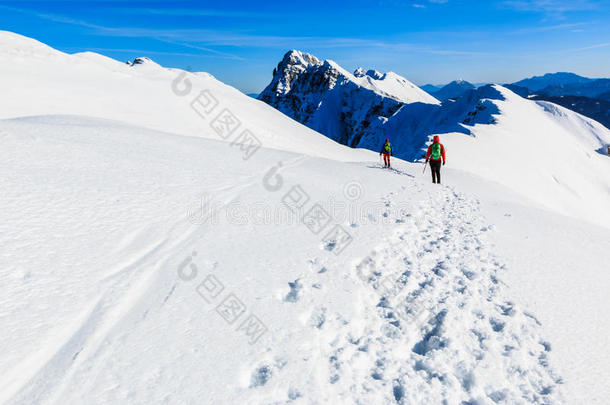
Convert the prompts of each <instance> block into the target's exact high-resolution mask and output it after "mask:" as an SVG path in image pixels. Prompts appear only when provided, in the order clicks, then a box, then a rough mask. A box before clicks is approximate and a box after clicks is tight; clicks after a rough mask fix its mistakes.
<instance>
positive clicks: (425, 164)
mask: <svg viewBox="0 0 610 405" xmlns="http://www.w3.org/2000/svg"><path fill="white" fill-rule="evenodd" d="M427 165H428V161H427V160H426V163H424V171H423V173H426V166H427Z"/></svg>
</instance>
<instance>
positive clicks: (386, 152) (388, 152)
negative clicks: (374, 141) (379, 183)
mask: <svg viewBox="0 0 610 405" xmlns="http://www.w3.org/2000/svg"><path fill="white" fill-rule="evenodd" d="M382 154H383V163H384V164H385V167H390V156H394V154H393V153H392V145H390V140H389V139H388V138H386V139H385V142H384V144H383V146H382V147H381V152H379V156H381V155H382Z"/></svg>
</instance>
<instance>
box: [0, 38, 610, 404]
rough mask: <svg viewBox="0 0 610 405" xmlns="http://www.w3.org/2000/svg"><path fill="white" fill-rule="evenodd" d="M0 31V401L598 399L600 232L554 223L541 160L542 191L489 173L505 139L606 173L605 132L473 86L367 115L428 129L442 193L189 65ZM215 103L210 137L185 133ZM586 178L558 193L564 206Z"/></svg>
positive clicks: (207, 116)
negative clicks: (440, 162) (450, 97)
mask: <svg viewBox="0 0 610 405" xmlns="http://www.w3.org/2000/svg"><path fill="white" fill-rule="evenodd" d="M0 38H2V40H0V44H1V48H0V59H1V61H2V62H3V63H2V64H0V81H1V85H2V89H3V90H4V89H6V90H7V93H6V94H3V97H2V106H1V107H2V108H1V109H0V111H1V114H3V117H10V118H11V119H3V120H0V143H1V144H2V148H3V149H2V150H3V152H4V158H3V164H2V165H0V190H2V193H0V283H1V284H2V286H3V291H4V293H3V294H2V295H1V296H0V329H1V330H3V331H5V333H3V334H0V347H2V348H3V351H2V355H1V356H0V403H8V404H23V403H28V404H29V403H36V404H52V403H129V404H151V403H170V404H174V403H175V404H183V403H202V402H203V403H213V404H234V403H247V404H271V403H273V404H275V403H291V404H320V403H337V404H342V403H345V404H355V403H362V404H364V403H366V404H387V403H398V404H420V403H430V402H431V403H442V402H443V401H445V402H446V403H449V404H453V403H456V404H462V403H477V404H494V403H500V404H531V403H538V404H557V403H566V402H567V403H587V404H589V403H600V404H603V403H604V402H605V401H606V399H607V398H608V397H609V396H610V391H609V390H608V386H607V384H605V383H604V382H605V380H606V376H607V375H608V373H609V372H610V369H609V367H608V365H609V364H610V359H609V358H608V351H607V350H606V344H605V341H606V339H605V338H606V336H608V335H609V334H610V321H609V320H608V319H609V318H608V317H607V316H606V312H607V310H606V308H608V299H607V289H608V286H609V283H610V280H609V279H608V274H610V273H608V272H604V271H603V270H604V269H605V268H606V267H607V265H606V261H607V260H606V259H605V257H604V256H603V248H604V246H605V242H606V241H607V240H609V239H608V238H609V235H610V230H608V228H602V227H595V226H592V225H590V224H589V223H588V222H586V221H583V220H582V219H579V220H571V219H569V218H566V217H565V216H563V215H559V214H557V213H556V212H558V211H561V210H565V211H566V212H570V213H571V214H573V215H581V214H582V213H580V212H576V211H574V210H573V208H574V207H573V204H574V203H575V201H576V199H575V198H572V199H569V198H567V199H565V201H564V197H565V190H562V188H561V187H558V188H557V189H554V188H549V187H548V184H547V183H546V181H547V180H548V178H547V177H548V176H546V174H547V173H544V172H543V173H542V174H540V176H538V177H535V178H534V180H539V181H542V184H543V186H542V187H546V191H547V192H549V193H553V196H554V197H555V198H556V199H557V200H558V201H555V202H554V203H553V201H552V200H551V199H550V198H548V196H543V195H541V194H536V193H533V194H532V198H536V199H538V201H532V200H531V199H529V198H527V197H525V196H526V195H527V194H528V193H529V192H530V191H531V189H530V188H531V187H532V184H531V183H528V182H525V183H523V181H524V179H523V178H514V179H510V178H508V177H509V173H510V172H511V170H512V168H511V166H510V164H511V162H512V163H515V162H520V161H519V160H517V158H516V157H514V155H515V154H516V153H517V152H520V151H521V150H522V149H520V148H519V147H518V146H516V145H517V143H518V142H520V141H524V140H527V137H532V139H533V140H534V141H537V140H543V141H545V142H546V141H547V140H548V139H549V138H551V136H553V139H554V140H555V141H556V142H558V143H559V145H560V146H559V147H558V148H557V151H558V152H557V153H558V157H559V158H560V159H562V160H565V159H569V158H573V161H570V162H571V163H570V164H571V165H572V164H573V165H576V164H583V165H584V166H585V167H588V168H590V169H596V170H606V168H607V167H606V166H604V164H605V163H604V162H605V161H604V160H596V159H606V157H605V156H602V155H601V154H599V153H597V152H595V150H597V149H599V145H601V144H602V143H603V142H605V141H606V139H607V138H606V134H607V132H600V131H598V128H597V127H596V126H595V124H594V123H591V122H590V121H589V120H586V119H582V117H580V116H578V115H577V114H572V113H570V112H569V111H565V110H563V109H560V108H559V109H555V106H554V105H548V104H536V103H533V102H528V104H522V101H521V99H517V98H515V99H513V97H515V96H514V94H512V93H510V92H507V91H505V90H504V89H503V88H501V87H491V86H490V87H486V88H482V89H478V90H477V91H476V92H472V93H470V94H469V95H468V96H466V97H465V98H463V99H461V101H458V102H456V103H452V104H450V105H447V106H442V107H440V106H438V105H436V104H434V103H432V104H428V103H413V104H410V105H409V107H410V108H408V109H407V108H399V111H397V114H396V117H395V118H392V119H388V121H387V123H386V124H385V125H387V127H386V128H395V129H398V128H403V129H405V130H407V129H408V130H411V131H413V133H416V134H417V137H419V138H417V139H419V143H418V144H417V145H415V144H413V145H410V144H409V141H407V140H405V141H404V143H398V145H396V146H397V147H398V148H399V150H401V151H402V153H404V154H405V156H406V155H407V154H409V153H416V151H417V152H420V149H419V148H421V146H422V144H423V142H424V141H425V140H426V139H427V138H428V136H429V135H430V134H431V132H427V131H429V130H430V128H436V129H437V130H438V128H443V129H446V131H447V132H450V133H449V134H447V135H443V141H446V142H445V143H446V145H447V148H448V151H449V152H450V155H449V159H450V163H449V166H448V167H446V168H445V169H444V170H443V176H444V179H445V180H446V183H450V184H451V186H436V185H434V186H433V185H431V184H429V180H428V178H427V176H426V177H423V178H422V177H421V176H422V175H421V166H419V165H415V164H410V163H405V162H403V161H400V160H398V159H397V160H396V161H395V162H394V164H395V169H394V170H385V169H381V167H380V165H379V164H377V163H373V162H372V160H376V159H377V156H376V153H371V152H369V151H363V150H353V149H350V148H347V147H343V146H341V145H338V144H336V143H334V142H332V141H331V140H329V139H327V138H325V137H324V136H322V135H321V134H319V133H316V132H314V131H311V130H309V129H307V128H305V127H304V126H302V125H300V124H298V123H296V122H294V121H292V120H290V119H288V118H287V117H285V116H283V115H282V114H280V113H278V112H277V111H275V110H274V109H272V108H270V107H269V106H267V105H265V104H264V103H261V102H258V101H256V100H252V99H250V98H248V97H247V96H244V95H242V94H241V93H239V92H237V91H236V90H234V89H232V88H230V87H228V86H225V85H223V84H222V83H219V82H218V81H216V80H215V79H213V78H212V77H210V76H209V75H207V74H204V73H196V74H186V73H184V72H181V71H177V70H166V69H164V68H162V67H160V66H159V65H157V64H155V63H154V62H152V61H150V60H147V59H144V58H142V59H139V60H137V62H138V63H134V64H133V66H129V65H127V64H123V63H118V62H116V61H113V60H110V59H108V58H105V57H103V56H100V55H96V54H92V53H85V54H79V55H73V56H70V55H65V54H62V53H60V52H57V51H54V50H52V49H50V48H48V47H46V46H44V45H42V44H40V43H38V42H35V41H33V40H30V39H26V38H23V37H19V36H17V35H14V34H9V33H2V35H0ZM371 75H372V76H370V77H373V76H379V75H378V74H376V73H374V72H371ZM177 78H179V80H176V79H177ZM185 79H188V80H189V81H190V83H191V84H192V86H193V88H192V89H191V90H190V91H186V93H188V94H185V95H181V94H183V93H185V86H187V87H188V83H187V82H186V81H185ZM172 82H173V83H174V89H173V90H172ZM204 89H205V90H208V92H206V93H204V95H205V98H201V97H200V98H197V102H196V103H195V106H196V109H197V111H198V112H199V113H198V112H196V111H194V110H193V108H192V104H193V101H194V99H195V97H197V96H200V94H201V93H200V92H201V90H204ZM367 91H369V90H367ZM375 94H376V93H375ZM386 99H389V98H386ZM210 100H211V102H212V104H209V103H210ZM214 100H216V101H218V104H217V105H216V103H215V102H214ZM392 100H393V99H392ZM525 101H527V100H525ZM211 107H214V108H213V109H212V108H211ZM225 108H227V109H230V110H231V111H233V112H234V118H237V119H239V121H240V127H239V129H236V130H235V132H230V131H229V132H226V131H225V129H226V127H222V126H221V127H214V126H210V124H211V123H212V122H214V119H215V118H216V116H217V115H216V113H220V111H224V109H225ZM210 109H211V110H210ZM208 111H210V112H208ZM428 111H435V112H437V113H438V115H436V116H427V117H428V118H427V120H416V119H415V118H414V117H415V116H416V115H417V114H418V112H419V113H420V114H423V113H425V112H428ZM65 114H70V115H65ZM199 114H201V115H199ZM524 116H526V117H528V118H529V119H531V122H530V124H531V123H534V124H536V123H538V124H539V123H543V124H544V125H545V126H543V127H542V128H538V127H536V125H532V126H531V128H530V127H528V126H527V125H526V123H525V122H524V123H523V124H517V123H516V122H517V119H516V118H518V117H520V118H521V119H522V117H524ZM222 117H223V118H227V116H222ZM456 117H458V118H459V120H460V121H456ZM466 119H469V121H468V122H467V123H464V122H465V121H466ZM117 120H120V121H122V122H119V121H117ZM505 120H506V121H505ZM546 120H552V122H554V124H553V125H554V126H552V127H547V126H546V123H547V121H546ZM456 122H459V124H458V123H456ZM489 123H495V124H494V125H489ZM401 126H404V127H401ZM150 128H157V130H152V129H150ZM163 128H169V129H168V130H166V131H165V132H163V131H160V130H161V129H163ZM172 128H174V129H175V130H172ZM219 128H220V129H222V130H221V131H220V132H218V131H217V129H219ZM549 128H550V129H551V130H550V131H549V132H546V131H547V130H549ZM229 129H230V128H229ZM242 129H248V130H249V131H250V133H251V135H253V136H256V137H258V139H259V140H260V141H261V144H260V145H254V146H261V147H260V148H254V149H252V148H250V147H249V146H252V144H250V143H247V140H248V139H250V138H245V137H244V136H240V135H241V134H242V133H243V132H242ZM585 129H586V130H585ZM416 131H419V132H416ZM486 131H489V132H486ZM519 131H523V134H522V133H520V132H519ZM537 132H540V134H537ZM573 132H578V134H577V135H578V136H574V134H573ZM592 134H597V136H596V137H593V136H592ZM181 135H188V136H181ZM192 135H195V136H192ZM199 135H201V136H199ZM537 136H538V138H537ZM511 137H513V138H514V142H515V145H512V144H511V143H510V142H507V141H506V139H511ZM414 139H415V138H414ZM478 141H481V144H480V149H477V148H479V146H476V147H473V148H466V146H468V145H467V144H466V142H473V143H475V142H478ZM528 146H529V144H528ZM502 147H506V151H505V152H504V154H505V155H507V156H503V155H501V156H498V154H495V156H496V158H497V159H499V158H502V161H501V163H500V164H498V165H497V167H495V166H494V168H493V170H491V169H489V168H488V167H487V166H485V165H484V163H486V161H485V160H484V159H487V158H489V157H488V156H487V155H485V154H488V153H489V151H490V150H492V151H495V150H497V149H498V148H500V150H502V149H501V148H502ZM528 150H529V149H528ZM295 151H296V152H298V153H295ZM458 151H462V153H463V154H464V156H466V153H467V152H468V151H473V154H472V155H471V158H472V160H473V162H477V161H478V162H479V163H481V165H480V166H479V167H475V166H474V163H471V162H464V161H459V160H458V159H459V158H458V156H456V155H457V154H458V153H457V152H458ZM569 152H572V154H570V155H568V153H569ZM588 152H591V157H590V160H591V162H593V163H592V164H589V163H587V162H586V161H585V160H583V159H584V157H583V156H585V155H586V154H587V153H588ZM453 153H455V155H454V154H453ZM462 153H460V155H461V154H462ZM475 153H477V154H478V153H481V154H484V155H485V156H478V155H477V156H475ZM539 156H540V155H535V156H534V157H536V158H539ZM543 156H544V155H543ZM329 158H330V159H329ZM513 158H514V160H511V159H513ZM461 159H465V157H461ZM543 159H544V160H543V163H545V164H546V165H547V166H546V167H547V168H550V169H548V170H551V169H552V170H553V175H555V176H557V179H559V180H560V181H561V182H562V183H561V184H562V187H563V189H566V186H565V185H566V184H567V185H568V186H570V187H572V186H573V184H575V183H574V181H575V178H571V177H569V176H570V175H569V173H568V171H567V170H565V171H561V170H559V171H557V170H556V169H557V168H558V167H559V163H558V162H554V161H553V160H552V159H551V158H549V157H544V158H543ZM346 162H349V163H346ZM454 162H455V165H454ZM521 163H523V162H521ZM469 164H472V166H469ZM527 164H530V163H527ZM594 165H597V166H594ZM460 166H461V167H463V168H464V169H465V170H456V169H454V167H460ZM452 167H453V168H452ZM538 168H539V167H538ZM488 169H489V170H488ZM545 170H546V169H545ZM578 170H580V169H578ZM473 172H475V173H478V176H477V175H474V174H472V173H473ZM517 175H518V176H521V175H522V173H520V172H515V176H517ZM575 175H584V172H579V171H576V172H575ZM496 179H499V180H496ZM604 179H605V177H604V175H603V174H602V175H601V176H599V177H598V183H595V182H592V183H591V184H589V183H588V182H584V184H585V185H584V186H583V185H577V187H576V188H575V189H574V190H575V191H576V192H577V193H582V195H583V196H584V197H583V198H582V201H581V203H582V204H583V206H587V205H586V204H587V201H586V199H587V198H589V197H590V198H592V199H595V198H602V200H603V198H604V197H603V195H601V191H600V190H601V189H602V188H603V187H604V184H607V183H604V181H605V180H604ZM525 180H527V179H525ZM502 183H506V184H505V185H503V184H502ZM534 184H535V183H534ZM508 186H510V187H511V188H510V189H509V188H508ZM587 187H589V188H587ZM606 190H608V188H606ZM585 192H589V194H586V195H585ZM559 199H561V201H559ZM564 202H567V205H566V207H563V206H562V205H561V204H563V203H564ZM583 209H584V208H583ZM592 209H593V208H592ZM579 218H585V216H582V215H581V216H580V217H579ZM600 218H601V216H600ZM578 243H582V244H585V245H586V248H581V247H579V246H578ZM496 245H497V246H496ZM595 252H598V253H599V254H597V255H596V254H595ZM571 304H572V305H571ZM6 331H8V333H6Z"/></svg>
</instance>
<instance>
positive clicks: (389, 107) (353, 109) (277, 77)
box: [258, 50, 439, 147]
mask: <svg viewBox="0 0 610 405" xmlns="http://www.w3.org/2000/svg"><path fill="white" fill-rule="evenodd" d="M258 98H259V99H260V100H262V101H264V102H266V103H267V104H269V105H271V106H273V107H275V108H277V109H278V110H280V111H281V112H283V113H284V114H286V115H288V116H290V117H292V118H294V119H295V120H297V121H299V122H301V123H302V124H304V125H306V126H308V127H310V128H312V129H314V130H316V131H318V132H321V133H323V134H324V135H326V136H328V137H329V138H331V139H333V140H335V141H337V142H340V143H342V144H344V145H348V146H351V147H372V145H376V144H378V143H379V142H380V141H381V138H383V133H381V132H380V131H379V127H380V125H382V124H383V122H385V121H387V119H388V118H389V117H391V116H392V115H394V114H395V113H396V112H397V111H398V110H399V109H401V108H402V107H404V106H406V105H413V104H425V105H431V106H433V105H438V104H439V101H438V100H436V99H435V98H434V97H432V96H430V95H429V94H427V93H426V92H424V91H423V90H421V89H420V88H418V87H417V86H415V85H414V84H412V83H411V82H409V81H408V80H406V79H405V78H403V77H401V76H399V75H397V74H395V73H393V72H388V73H380V72H377V71H375V70H368V71H366V70H365V69H363V68H358V69H356V71H355V72H354V73H353V74H352V73H349V72H348V71H346V70H344V69H343V68H341V67H340V66H339V65H338V64H336V63H335V62H333V61H329V60H324V61H321V60H319V59H318V58H316V57H315V56H313V55H310V54H307V53H303V52H299V51H294V50H293V51H290V52H288V53H286V55H285V56H284V58H283V59H282V61H281V62H280V63H279V64H278V66H277V68H276V69H275V70H274V75H273V79H272V81H271V83H270V84H269V86H267V88H266V89H265V90H264V91H263V92H262V93H261V94H260V95H259V97H258Z"/></svg>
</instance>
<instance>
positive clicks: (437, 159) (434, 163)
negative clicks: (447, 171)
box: [426, 135, 445, 184]
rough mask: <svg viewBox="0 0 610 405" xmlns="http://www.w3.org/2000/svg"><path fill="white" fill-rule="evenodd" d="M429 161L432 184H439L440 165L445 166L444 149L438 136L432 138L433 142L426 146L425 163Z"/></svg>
mask: <svg viewBox="0 0 610 405" xmlns="http://www.w3.org/2000/svg"><path fill="white" fill-rule="evenodd" d="M428 161H430V171H431V172H432V183H436V184H441V164H442V165H445V147H444V146H443V144H442V143H441V140H440V138H439V137H438V135H435V136H434V142H433V143H432V145H430V146H428V152H427V153H426V163H428Z"/></svg>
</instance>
